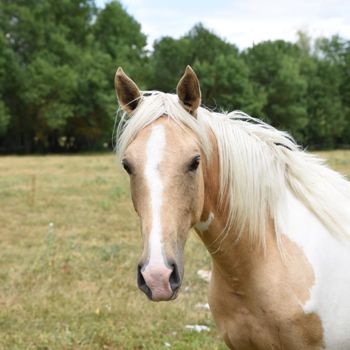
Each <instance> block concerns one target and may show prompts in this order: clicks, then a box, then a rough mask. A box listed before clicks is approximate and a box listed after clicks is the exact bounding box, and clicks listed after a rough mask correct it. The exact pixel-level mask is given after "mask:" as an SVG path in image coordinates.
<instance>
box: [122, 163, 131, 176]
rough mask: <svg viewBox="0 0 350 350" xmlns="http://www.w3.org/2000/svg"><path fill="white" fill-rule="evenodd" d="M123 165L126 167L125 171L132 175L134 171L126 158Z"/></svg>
mask: <svg viewBox="0 0 350 350" xmlns="http://www.w3.org/2000/svg"><path fill="white" fill-rule="evenodd" d="M122 165H123V168H124V169H125V171H126V172H127V173H128V174H129V175H131V173H132V171H131V166H130V164H129V163H128V162H127V161H126V160H123V161H122Z"/></svg>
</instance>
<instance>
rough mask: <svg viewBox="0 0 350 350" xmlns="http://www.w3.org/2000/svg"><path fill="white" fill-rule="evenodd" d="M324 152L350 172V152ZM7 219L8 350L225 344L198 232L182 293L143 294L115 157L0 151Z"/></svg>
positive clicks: (3, 331) (3, 230)
mask: <svg viewBox="0 0 350 350" xmlns="http://www.w3.org/2000/svg"><path fill="white" fill-rule="evenodd" d="M321 155H322V156H323V157H327V158H329V159H330V163H331V165H332V166H333V167H334V168H336V169H337V170H340V171H341V172H343V173H345V174H347V175H350V151H337V152H323V153H322V154H321ZM50 223H52V224H53V225H50ZM0 225H1V226H0V242H1V244H0V247H1V254H0V349H166V348H167V347H166V345H165V343H169V344H171V349H224V348H225V347H224V346H223V343H222V341H221V340H220V339H219V337H218V335H217V330H216V329H215V326H214V323H213V321H212V318H211V316H210V313H209V312H208V311H205V310H202V309H198V308H196V304H197V303H204V302H206V293H207V285H206V283H205V282H204V281H202V280H201V279H200V278H199V277H198V276H197V270H199V269H203V268H204V269H206V268H209V267H210V259H209V256H208V254H207V252H206V250H205V249H204V247H203V246H202V244H201V243H199V242H198V239H197V238H196V237H195V235H194V234H192V235H191V238H190V240H189V242H188V244H187V247H186V256H187V261H186V264H185V266H186V272H185V279H184V285H183V288H182V292H181V293H180V296H179V298H178V299H177V300H176V301H174V302H170V303H150V302H148V301H147V300H146V297H145V296H143V295H142V294H141V292H139V291H138V289H137V287H136V281H135V268H136V264H137V259H138V255H139V254H140V252H141V239H140V234H139V227H138V221H137V218H136V216H135V214H134V211H133V209H132V205H131V201H130V198H129V192H128V180H127V177H126V176H125V175H124V174H123V173H122V171H121V170H120V169H119V167H118V166H117V165H116V161H115V159H114V158H113V156H108V155H93V156H48V157H1V158H0ZM186 324H203V325H207V326H209V327H210V329H211V331H210V332H203V333H200V334H199V333H193V332H189V331H187V330H185V328H184V326H185V325H186Z"/></svg>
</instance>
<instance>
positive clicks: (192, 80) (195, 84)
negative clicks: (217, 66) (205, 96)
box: [176, 66, 201, 115]
mask: <svg viewBox="0 0 350 350" xmlns="http://www.w3.org/2000/svg"><path fill="white" fill-rule="evenodd" d="M176 93H177V96H178V97H179V100H180V102H181V104H182V105H183V106H184V107H185V109H186V110H187V111H188V112H189V113H191V114H192V115H196V111H197V109H198V107H199V105H200V104H201V89H200V87H199V81H198V78H197V75H196V73H195V72H194V70H193V69H192V68H191V67H190V66H187V67H186V70H185V73H184V75H183V76H182V78H181V79H180V81H179V83H178V84H177V87H176Z"/></svg>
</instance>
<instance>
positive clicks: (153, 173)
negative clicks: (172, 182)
mask: <svg viewBox="0 0 350 350" xmlns="http://www.w3.org/2000/svg"><path fill="white" fill-rule="evenodd" d="M165 143H166V138H165V130H164V127H163V126H162V125H156V126H153V127H152V131H151V135H150V137H149V139H148V141H147V145H146V164H145V171H144V175H145V178H146V181H147V185H148V190H149V194H150V201H151V210H152V228H151V232H150V234H149V262H148V265H149V266H165V262H164V257H163V254H162V224H161V208H162V201H163V184H162V181H161V177H160V174H159V164H160V162H161V161H162V157H163V150H164V147H165Z"/></svg>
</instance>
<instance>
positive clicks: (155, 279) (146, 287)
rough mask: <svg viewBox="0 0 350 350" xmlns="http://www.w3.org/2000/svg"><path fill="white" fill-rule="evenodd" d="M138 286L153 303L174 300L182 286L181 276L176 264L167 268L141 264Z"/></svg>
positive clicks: (139, 266) (138, 271) (168, 265)
mask: <svg viewBox="0 0 350 350" xmlns="http://www.w3.org/2000/svg"><path fill="white" fill-rule="evenodd" d="M137 284H138V286H139V288H140V289H141V290H142V291H143V292H144V293H145V294H146V295H147V297H148V298H149V299H150V300H152V301H166V300H173V299H175V298H176V297H177V293H178V291H179V288H180V286H181V275H180V272H179V269H178V266H177V264H176V263H172V264H167V266H166V265H163V264H162V265H150V264H147V265H146V264H139V265H138V269H137Z"/></svg>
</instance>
